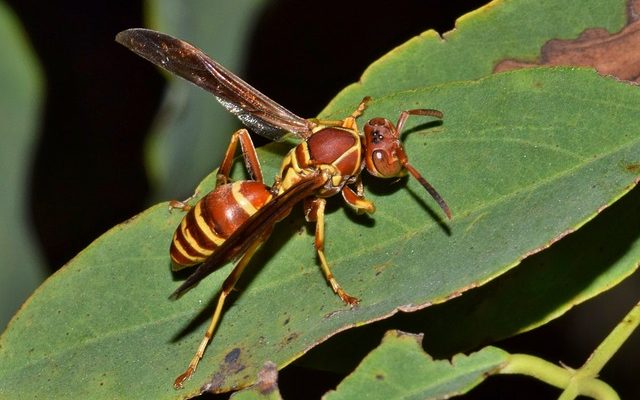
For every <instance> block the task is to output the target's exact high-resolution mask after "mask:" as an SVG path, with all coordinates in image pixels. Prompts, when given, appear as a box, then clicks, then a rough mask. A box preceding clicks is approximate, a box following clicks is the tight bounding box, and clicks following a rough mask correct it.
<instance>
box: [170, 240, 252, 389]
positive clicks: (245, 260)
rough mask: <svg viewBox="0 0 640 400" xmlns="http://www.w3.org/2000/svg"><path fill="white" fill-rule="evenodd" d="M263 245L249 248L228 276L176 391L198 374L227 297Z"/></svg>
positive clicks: (178, 379)
mask: <svg viewBox="0 0 640 400" xmlns="http://www.w3.org/2000/svg"><path fill="white" fill-rule="evenodd" d="M261 244H262V241H260V240H258V241H256V242H255V243H254V244H253V245H252V246H251V247H249V249H248V250H247V252H246V253H245V254H244V256H242V258H241V259H240V261H239V262H238V264H236V266H235V267H234V268H233V270H232V271H231V273H230V274H229V276H227V279H225V281H224V283H223V284H222V289H221V290H220V295H219V297H218V302H217V304H216V308H215V311H214V312H213V317H212V318H211V323H210V324H209V327H208V328H207V331H206V332H205V334H204V338H203V339H202V342H200V345H199V346H198V350H197V351H196V354H195V355H194V356H193V358H192V359H191V362H189V366H188V367H187V369H186V370H185V371H184V372H183V373H182V374H180V376H178V377H177V378H176V380H175V382H174V383H173V387H175V388H176V389H180V388H182V385H183V384H184V382H185V381H186V380H188V379H189V378H191V375H193V373H194V372H196V368H197V367H198V363H199V362H200V360H201V359H202V356H203V355H204V350H205V349H206V348H207V344H209V341H210V340H211V337H212V336H213V331H215V329H216V327H217V326H218V322H219V321H220V316H221V315H222V308H223V306H224V301H225V300H226V299H227V296H229V293H231V291H232V290H233V287H234V286H235V285H236V283H237V282H238V279H239V278H240V275H242V272H244V270H245V268H246V266H247V264H249V261H250V260H251V257H252V256H253V254H254V253H255V252H256V251H257V250H258V248H259V247H260V245H261Z"/></svg>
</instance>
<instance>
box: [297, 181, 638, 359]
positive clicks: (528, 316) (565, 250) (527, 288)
mask: <svg viewBox="0 0 640 400" xmlns="http://www.w3.org/2000/svg"><path fill="white" fill-rule="evenodd" d="M638 204H640V188H639V187H637V186H636V188H634V189H633V190H632V191H631V192H630V193H629V194H628V195H626V196H624V197H623V198H622V199H620V201H618V202H616V203H615V204H613V205H612V206H611V207H609V208H607V209H606V210H604V211H603V212H602V213H601V214H600V215H598V216H597V217H596V218H595V219H594V220H592V221H590V222H589V223H588V224H586V225H585V226H583V227H582V228H581V229H579V230H578V231H577V232H575V233H572V234H571V235H569V236H568V237H566V238H564V239H563V240H561V241H560V242H558V243H555V244H553V245H552V246H551V247H550V248H549V249H546V250H545V251H543V252H541V253H538V254H535V255H533V256H531V257H528V258H526V259H525V260H523V262H522V264H520V265H519V266H518V268H514V269H512V270H510V271H508V272H507V273H505V274H504V275H502V276H500V277H498V278H497V279H494V280H493V281H491V282H489V283H487V284H486V285H483V286H481V287H479V288H476V289H474V290H471V291H469V292H467V293H465V294H464V295H463V296H460V297H457V298H455V299H452V300H450V301H447V302H445V303H443V304H438V305H435V306H433V307H428V308H425V309H424V310H420V311H418V312H415V313H410V314H397V315H395V316H393V317H392V318H389V319H386V320H384V321H380V322H378V323H375V324H372V325H368V326H364V327H361V328H358V329H353V330H350V331H348V332H344V333H342V334H340V335H338V336H336V337H334V338H331V339H330V340H329V341H327V342H326V343H323V344H322V345H321V346H318V347H316V348H314V349H313V350H312V351H311V352H309V353H308V354H307V355H306V356H305V357H304V358H303V359H302V360H301V362H303V363H304V364H305V365H308V366H310V367H314V368H319V369H323V370H331V371H336V372H348V371H350V370H352V369H353V368H354V367H355V366H356V365H357V364H358V362H359V360H360V359H361V358H362V357H363V356H364V355H365V354H366V353H367V352H368V351H369V350H370V349H371V348H373V347H375V346H376V345H377V343H378V341H379V339H380V337H382V335H383V334H384V332H386V331H387V330H389V329H393V328H396V329H401V330H403V331H407V332H425V348H426V350H427V351H428V352H429V354H432V355H433V356H435V357H448V356H450V355H452V354H455V353H458V352H462V351H467V350H470V349H474V348H478V347H479V346H481V345H483V344H486V343H493V342H495V341H497V340H500V339H504V338H506V337H509V336H512V335H515V334H517V333H520V332H524V331H527V330H530V329H533V328H535V327H537V326H540V325H542V324H544V323H546V322H548V321H550V320H552V319H554V318H557V317H559V316H560V315H562V314H563V313H565V312H566V311H568V310H569V309H571V308H572V307H573V306H575V305H577V304H580V303H582V302H584V301H586V300H588V299H590V298H593V297H594V296H597V295H598V294H600V293H602V292H604V291H606V290H608V289H610V288H612V287H613V286H615V285H616V284H618V283H619V282H621V281H622V280H623V279H625V278H626V277H628V276H629V275H631V274H632V273H633V272H635V271H636V270H637V268H638V266H639V264H640V232H639V231H638V226H640V207H638ZM461 316H464V317H463V318H461ZM470 332H473V334H469V333H470Z"/></svg>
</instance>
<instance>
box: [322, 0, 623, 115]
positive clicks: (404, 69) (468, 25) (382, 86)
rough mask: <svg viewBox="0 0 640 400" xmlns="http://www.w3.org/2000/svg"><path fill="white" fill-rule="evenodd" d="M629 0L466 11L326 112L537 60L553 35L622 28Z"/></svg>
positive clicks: (379, 66) (508, 4)
mask: <svg viewBox="0 0 640 400" xmlns="http://www.w3.org/2000/svg"><path fill="white" fill-rule="evenodd" d="M626 3H627V2H626V1H625V0H584V1H574V2H568V1H561V0H540V1H528V0H495V1H492V2H491V3H489V4H487V5H485V6H484V7H482V8H480V9H478V10H476V11H474V12H471V13H469V14H466V15H464V16H463V17H461V18H459V19H458V20H457V21H456V29H454V30H452V31H450V32H446V33H445V34H444V35H443V36H442V37H440V35H439V34H438V33H437V32H435V31H433V30H430V31H427V32H424V33H423V34H421V35H420V36H417V37H415V38H413V39H411V40H409V41H407V42H406V43H404V44H403V45H402V46H399V47H397V48H395V49H393V50H392V51H390V52H389V53H388V54H386V55H385V56H384V57H382V58H380V59H379V60H377V61H376V62H374V63H373V64H371V66H369V68H367V70H366V71H365V72H364V74H363V75H362V77H361V78H360V80H359V81H358V83H354V84H352V85H351V86H348V87H347V88H345V89H344V90H343V91H342V92H340V94H339V95H338V96H337V97H336V98H334V99H333V101H332V102H331V103H330V104H329V105H328V106H327V108H325V111H323V113H322V114H329V113H332V112H334V111H335V110H337V109H344V108H348V107H350V106H351V104H354V102H357V101H358V100H359V99H361V98H363V97H364V96H372V97H374V98H375V97H379V96H386V95H388V94H390V93H394V92H398V91H401V90H409V89H413V88H416V87H422V86H428V85H434V84H438V83H444V82H450V81H454V80H468V79H477V78H481V77H483V76H486V75H489V74H491V72H492V71H493V68H494V66H495V65H497V64H498V63H499V62H500V61H501V60H504V59H511V58H514V59H519V60H529V61H535V60H536V59H537V58H538V57H539V55H540V48H541V47H542V45H543V44H544V43H545V42H547V41H548V40H551V39H575V38H576V37H578V35H580V33H582V31H584V30H585V29H587V28H591V27H600V28H604V29H607V30H608V31H609V32H617V31H618V30H620V29H621V28H622V27H623V26H624V24H625V22H626V21H627V13H626V11H627V4H626Z"/></svg>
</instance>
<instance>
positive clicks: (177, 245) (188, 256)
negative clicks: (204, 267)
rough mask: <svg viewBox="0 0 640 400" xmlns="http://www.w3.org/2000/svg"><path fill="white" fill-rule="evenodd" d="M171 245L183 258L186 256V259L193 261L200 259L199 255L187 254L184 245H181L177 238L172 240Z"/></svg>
mask: <svg viewBox="0 0 640 400" xmlns="http://www.w3.org/2000/svg"><path fill="white" fill-rule="evenodd" d="M173 246H174V247H175V249H176V250H178V253H180V254H181V255H182V256H183V257H184V258H186V259H187V260H191V261H193V262H198V261H199V260H201V259H202V258H201V257H198V256H193V255H191V254H189V253H188V252H187V251H186V250H185V249H184V247H182V244H181V243H180V242H179V241H178V240H175V238H174V240H173Z"/></svg>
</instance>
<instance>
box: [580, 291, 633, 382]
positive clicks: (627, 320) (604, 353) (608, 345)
mask: <svg viewBox="0 0 640 400" xmlns="http://www.w3.org/2000/svg"><path fill="white" fill-rule="evenodd" d="M638 324H640V303H638V304H636V305H635V306H634V307H633V308H632V309H631V311H629V313H628V314H627V315H626V316H625V317H624V319H623V320H622V321H620V323H618V325H617V326H616V327H615V328H614V329H613V331H611V333H610V334H609V336H607V337H606V339H604V340H603V341H602V343H600V345H599V346H598V347H597V348H596V349H595V351H594V352H593V353H592V354H591V357H589V359H588V360H587V362H586V363H585V364H584V365H583V366H582V368H580V370H578V373H577V374H576V376H588V377H594V376H597V375H598V373H600V370H601V369H602V368H603V367H604V366H605V364H606V363H607V362H608V361H609V360H610V359H611V357H613V355H614V354H615V353H616V352H617V351H618V349H620V346H622V344H623V343H624V342H625V341H626V340H627V339H628V338H629V336H630V335H631V333H633V331H634V330H635V329H636V328H637V327H638Z"/></svg>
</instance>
